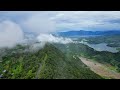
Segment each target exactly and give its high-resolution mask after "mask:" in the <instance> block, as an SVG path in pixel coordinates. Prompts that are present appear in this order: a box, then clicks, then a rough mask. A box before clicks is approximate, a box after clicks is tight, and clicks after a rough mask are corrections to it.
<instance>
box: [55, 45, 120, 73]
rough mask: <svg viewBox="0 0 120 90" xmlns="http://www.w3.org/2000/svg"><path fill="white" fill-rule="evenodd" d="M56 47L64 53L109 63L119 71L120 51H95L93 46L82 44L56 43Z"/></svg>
mask: <svg viewBox="0 0 120 90" xmlns="http://www.w3.org/2000/svg"><path fill="white" fill-rule="evenodd" d="M56 47H57V48H59V49H60V50H62V51H63V52H64V53H65V54H68V52H69V53H70V54H69V55H79V56H84V57H87V58H90V59H93V60H96V61H98V62H100V63H103V64H110V65H112V66H114V67H115V68H116V70H117V71H120V52H118V53H111V52H107V51H96V50H94V49H93V48H90V47H88V46H87V45H84V44H80V43H79V44H74V43H71V44H66V45H56Z"/></svg>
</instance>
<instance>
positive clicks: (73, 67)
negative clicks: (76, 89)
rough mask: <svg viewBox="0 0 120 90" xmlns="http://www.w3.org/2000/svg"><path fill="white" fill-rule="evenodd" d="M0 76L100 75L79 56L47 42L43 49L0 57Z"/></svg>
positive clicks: (16, 77) (23, 77) (95, 77)
mask: <svg viewBox="0 0 120 90" xmlns="http://www.w3.org/2000/svg"><path fill="white" fill-rule="evenodd" d="M13 50H14V49H13ZM11 52H12V50H11ZM0 78H3V79H4V78H5V79H77V78H79V79H100V78H101V77H100V76H99V75H97V74H95V73H94V72H92V71H91V70H90V69H89V68H88V67H87V66H86V65H84V64H83V63H82V62H81V61H80V60H79V58H73V57H68V56H66V55H65V54H64V53H63V52H61V51H60V50H59V49H57V48H56V47H55V46H53V45H52V44H49V43H48V44H46V45H45V46H44V48H43V49H41V50H39V51H37V52H34V53H33V52H32V53H31V52H27V53H26V52H21V53H18V52H15V53H9V54H7V55H5V56H4V57H2V60H1V62H0Z"/></svg>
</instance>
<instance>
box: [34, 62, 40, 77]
mask: <svg viewBox="0 0 120 90" xmlns="http://www.w3.org/2000/svg"><path fill="white" fill-rule="evenodd" d="M40 71H41V64H39V68H38V71H37V73H36V77H35V78H36V79H38V75H39V73H40Z"/></svg>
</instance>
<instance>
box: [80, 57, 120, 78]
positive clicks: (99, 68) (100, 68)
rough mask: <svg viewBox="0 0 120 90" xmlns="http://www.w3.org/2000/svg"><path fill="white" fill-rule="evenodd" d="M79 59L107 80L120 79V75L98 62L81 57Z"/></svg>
mask: <svg viewBox="0 0 120 90" xmlns="http://www.w3.org/2000/svg"><path fill="white" fill-rule="evenodd" d="M79 59H80V60H81V61H82V62H83V63H84V64H86V65H87V66H88V67H89V68H90V69H91V70H92V71H94V72H95V73H97V74H99V75H100V76H102V77H104V78H107V79H120V73H118V72H116V71H114V70H111V69H110V68H109V67H112V66H109V67H108V66H106V65H104V64H101V63H98V62H96V61H93V60H90V59H86V58H83V57H79Z"/></svg>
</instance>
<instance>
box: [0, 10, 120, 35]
mask: <svg viewBox="0 0 120 90" xmlns="http://www.w3.org/2000/svg"><path fill="white" fill-rule="evenodd" d="M5 20H9V21H11V22H14V23H17V24H19V26H20V27H21V28H22V29H23V30H26V31H29V32H35V33H41V32H52V31H61V30H64V31H66V30H81V29H82V30H120V11H29V12H27V11H14V12H13V11H9V12H7V11H1V12H0V22H2V21H5Z"/></svg>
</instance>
